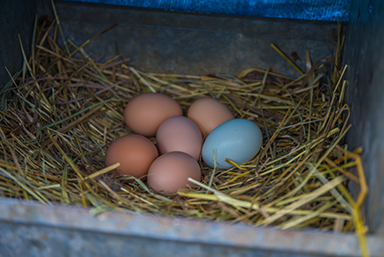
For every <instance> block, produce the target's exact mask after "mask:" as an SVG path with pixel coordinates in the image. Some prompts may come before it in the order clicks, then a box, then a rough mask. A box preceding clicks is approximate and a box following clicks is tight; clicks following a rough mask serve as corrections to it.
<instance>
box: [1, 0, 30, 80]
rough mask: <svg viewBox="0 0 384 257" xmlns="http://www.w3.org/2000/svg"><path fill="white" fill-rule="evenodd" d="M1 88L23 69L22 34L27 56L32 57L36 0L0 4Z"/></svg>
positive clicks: (6, 1)
mask: <svg viewBox="0 0 384 257" xmlns="http://www.w3.org/2000/svg"><path fill="white" fill-rule="evenodd" d="M0 6H1V8H0V31H1V39H0V86H1V85H2V84H5V83H6V82H8V81H9V80H10V77H9V75H8V73H7V71H6V69H5V67H7V68H8V70H9V71H10V73H11V74H12V75H13V74H14V73H15V72H17V71H19V70H20V69H21V64H22V61H23V59H22V56H21V50H20V43H19V39H18V36H17V35H18V34H20V36H21V39H22V43H23V45H24V49H25V51H26V54H27V56H29V55H30V49H31V39H32V29H33V20H34V18H35V15H36V0H5V1H4V0H2V1H1V4H0Z"/></svg>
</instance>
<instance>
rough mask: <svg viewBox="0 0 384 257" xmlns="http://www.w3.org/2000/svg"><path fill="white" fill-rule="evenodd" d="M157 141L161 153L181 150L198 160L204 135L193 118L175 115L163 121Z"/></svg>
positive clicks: (157, 134) (158, 131)
mask: <svg viewBox="0 0 384 257" xmlns="http://www.w3.org/2000/svg"><path fill="white" fill-rule="evenodd" d="M156 141H157V147H158V149H159V152H160V154H164V153H168V152H174V151H180V152H184V153H187V154H189V155H191V156H192V157H193V158H195V159H196V160H198V159H199V157H200V151H201V145H202V142H203V137H202V135H201V132H200V129H199V127H198V126H197V125H196V124H195V123H194V122H193V121H192V120H191V119H188V118H187V117H183V116H174V117H171V118H168V119H166V120H165V121H164V122H163V123H161V125H160V127H159V129H158V130H157V133H156Z"/></svg>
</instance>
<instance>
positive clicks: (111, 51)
mask: <svg viewBox="0 0 384 257" xmlns="http://www.w3.org/2000/svg"><path fill="white" fill-rule="evenodd" d="M56 6H57V11H58V14H59V16H60V21H61V25H62V26H63V30H64V34H65V35H66V37H67V38H68V39H70V40H72V41H74V42H75V43H76V44H77V45H81V44H82V43H83V42H85V41H86V40H88V39H89V38H91V37H92V36H94V35H96V34H97V33H99V32H100V31H102V30H104V29H106V28H108V27H109V26H111V25H113V24H118V26H117V27H115V28H114V29H113V30H110V31H108V32H107V33H105V34H104V35H102V36H100V37H98V38H97V39H95V40H94V41H92V42H91V43H90V44H89V45H87V46H86V47H85V51H86V52H87V53H88V54H89V55H90V56H92V57H95V56H97V55H98V54H100V52H103V56H102V57H101V58H99V59H98V61H105V60H107V59H108V58H112V57H114V56H115V55H117V54H118V53H120V54H121V55H122V56H123V57H131V59H132V62H130V64H132V65H134V66H136V67H138V68H140V69H143V70H146V71H149V72H170V73H182V74H210V73H216V74H217V73H219V74H220V73H225V74H238V73H239V72H240V71H241V70H243V69H247V68H250V67H259V68H264V69H266V68H268V67H271V68H272V69H273V70H274V71H276V72H280V73H283V74H286V75H289V76H295V77H297V76H299V75H300V74H299V73H298V72H297V71H296V70H295V69H293V68H292V67H291V66H290V65H289V64H288V63H287V62H285V61H284V60H283V58H282V57H281V56H280V55H279V54H277V53H276V52H275V51H274V50H273V49H272V48H271V47H270V44H271V43H274V44H276V45H277V46H278V47H280V48H281V50H282V51H283V52H285V53H286V54H287V55H291V54H292V53H294V52H297V53H298V56H299V58H300V60H298V61H297V62H296V64H297V65H298V66H299V67H300V68H301V69H302V70H305V52H306V51H307V49H310V51H311V55H312V59H313V60H317V59H320V58H323V57H324V56H325V55H330V54H331V53H332V47H331V42H332V30H335V29H336V23H334V22H322V23H320V22H300V21H287V20H269V19H268V20H267V19H263V20H262V19H253V18H244V17H236V18H235V17H228V16H212V15H196V14H185V13H174V12H163V11H153V10H144V9H132V8H125V7H116V6H104V5H89V4H78V3H77V4H76V3H68V2H63V1H61V2H57V4H56ZM74 28H77V29H74Z"/></svg>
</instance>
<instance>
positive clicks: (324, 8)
mask: <svg viewBox="0 0 384 257" xmlns="http://www.w3.org/2000/svg"><path fill="white" fill-rule="evenodd" d="M69 1H74V0H69ZM77 2H87V3H98V4H112V5H121V6H131V7H143V8H155V9H162V10H176V11H183V12H196V13H215V14H229V15H238V16H252V17H268V18H284V19H299V20H322V21H338V17H341V16H342V15H343V13H344V12H345V11H346V10H347V9H348V8H349V5H350V3H351V0H336V1H335V0H176V1H175V0H168V1H167V0H147V1H142V0H77ZM346 18H348V15H346Z"/></svg>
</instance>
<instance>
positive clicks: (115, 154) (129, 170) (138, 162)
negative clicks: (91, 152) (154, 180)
mask: <svg viewBox="0 0 384 257" xmlns="http://www.w3.org/2000/svg"><path fill="white" fill-rule="evenodd" d="M157 157H158V152H157V148H156V146H155V145H154V144H153V143H152V142H151V140H149V139H148V138H146V137H144V136H141V135H136V134H130V135H127V136H123V137H120V138H118V139H116V140H115V141H113V142H112V144H111V145H110V146H109V147H108V149H107V152H106V154H105V165H106V166H110V165H113V164H115V163H118V162H119V163H120V166H119V167H118V168H117V169H116V171H115V173H117V174H118V175H129V176H134V177H136V178H143V176H144V175H146V174H147V172H148V169H149V167H150V166H151V164H152V162H153V161H154V160H155V159H156V158H157Z"/></svg>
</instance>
